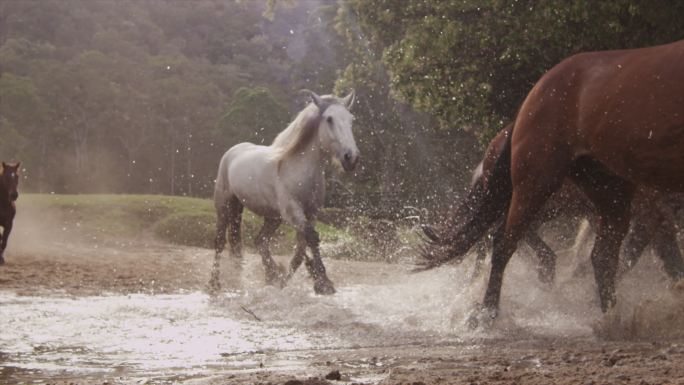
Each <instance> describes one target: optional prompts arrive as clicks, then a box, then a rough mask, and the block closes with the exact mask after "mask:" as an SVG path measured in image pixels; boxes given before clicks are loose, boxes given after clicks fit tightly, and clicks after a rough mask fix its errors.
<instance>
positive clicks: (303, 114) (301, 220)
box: [210, 90, 359, 294]
mask: <svg viewBox="0 0 684 385" xmlns="http://www.w3.org/2000/svg"><path fill="white" fill-rule="evenodd" d="M303 91H304V92H307V93H308V94H309V95H310V96H311V98H312V101H313V102H312V103H310V104H309V105H308V106H307V107H305V108H304V109H303V110H302V111H300V112H299V114H298V115H297V117H296V118H295V119H294V120H293V121H292V123H290V125H289V126H287V128H286V129H285V130H283V131H282V132H281V133H280V134H278V136H277V137H276V138H275V140H274V141H273V143H272V144H271V145H270V146H260V145H256V144H252V143H240V144H236V145H235V146H233V147H231V148H230V149H229V150H228V151H227V152H226V153H225V154H224V155H223V157H222V158H221V163H220V164H219V169H218V176H217V177H216V186H215V189H214V205H215V207H216V213H217V217H218V218H217V219H218V220H217V224H216V244H215V246H216V257H215V260H214V268H213V272H212V279H211V282H210V284H211V287H212V288H214V289H216V288H218V287H219V279H218V275H219V264H220V255H221V252H222V251H223V248H224V246H225V243H226V228H227V227H228V226H229V227H230V230H229V236H228V240H229V243H230V247H231V252H232V255H233V256H235V257H241V254H242V245H241V243H242V240H241V231H240V222H241V220H242V210H243V208H244V207H247V208H248V209H249V210H251V211H252V212H254V213H255V214H257V215H259V216H262V217H263V218H264V225H263V227H262V228H261V231H260V232H259V234H258V236H257V238H256V242H255V243H256V247H257V250H258V251H259V253H260V254H261V257H262V261H263V263H264V268H265V270H266V282H267V284H280V285H281V286H282V285H284V284H285V282H286V281H287V279H289V278H290V277H291V276H292V274H293V273H294V272H295V271H296V270H297V268H298V267H299V266H300V265H301V263H302V261H303V260H304V259H306V266H307V268H308V270H309V273H310V274H311V276H312V277H313V280H314V291H315V292H316V293H317V294H333V293H335V288H334V286H333V284H332V282H331V281H330V279H328V277H327V275H326V273H325V266H323V261H321V256H320V251H319V243H320V241H319V237H318V233H317V232H316V230H315V227H314V224H315V220H316V212H317V211H318V208H319V207H321V206H322V205H323V200H324V198H325V171H324V170H325V165H326V163H327V162H329V160H330V158H335V159H337V160H339V162H340V163H341V164H342V167H343V168H344V170H345V171H351V170H353V169H354V167H355V166H356V163H357V161H358V159H359V150H358V148H357V147H356V143H355V141H354V136H353V134H352V121H353V119H354V118H353V116H352V114H351V113H350V112H349V110H350V108H351V106H352V104H353V103H354V92H353V91H352V92H351V93H350V94H349V95H347V96H346V97H344V98H337V97H334V96H330V95H325V96H319V95H317V94H316V93H314V92H312V91H309V90H303ZM283 220H285V222H287V223H288V224H290V225H291V226H292V227H293V228H294V229H295V230H296V232H297V247H296V251H295V255H294V258H293V259H292V261H291V263H290V272H289V273H288V274H287V275H285V274H284V268H283V267H281V266H279V265H277V264H276V263H275V261H274V260H273V258H271V255H270V252H269V243H270V240H271V237H272V236H273V234H274V233H275V231H276V229H277V228H278V226H280V224H281V223H282V221H283ZM307 246H309V248H310V249H311V253H312V257H311V258H309V256H308V255H307V254H306V247H307Z"/></svg>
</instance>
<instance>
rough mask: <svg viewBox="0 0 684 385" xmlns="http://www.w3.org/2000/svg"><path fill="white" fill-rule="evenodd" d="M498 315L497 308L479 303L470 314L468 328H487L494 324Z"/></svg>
mask: <svg viewBox="0 0 684 385" xmlns="http://www.w3.org/2000/svg"><path fill="white" fill-rule="evenodd" d="M497 315H498V311H497V310H496V309H489V308H486V307H481V306H479V305H478V306H477V308H476V309H475V310H473V311H472V312H471V313H470V316H468V321H467V324H468V328H470V329H471V330H475V329H480V328H481V329H487V328H489V327H491V326H492V324H493V323H494V320H495V319H496V316H497Z"/></svg>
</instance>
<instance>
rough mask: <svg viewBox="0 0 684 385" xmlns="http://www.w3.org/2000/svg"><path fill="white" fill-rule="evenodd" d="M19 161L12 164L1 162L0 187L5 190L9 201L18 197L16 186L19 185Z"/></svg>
mask: <svg viewBox="0 0 684 385" xmlns="http://www.w3.org/2000/svg"><path fill="white" fill-rule="evenodd" d="M20 165H21V162H18V163H16V164H14V165H11V164H8V163H5V162H2V176H0V182H1V183H2V187H3V188H4V189H5V191H7V195H8V196H9V199H10V201H12V202H13V201H16V200H17V198H19V192H18V191H17V188H18V187H19V174H18V172H19V166H20Z"/></svg>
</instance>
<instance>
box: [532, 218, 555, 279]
mask: <svg viewBox="0 0 684 385" xmlns="http://www.w3.org/2000/svg"><path fill="white" fill-rule="evenodd" d="M525 243H527V244H528V245H529V246H530V247H531V248H532V250H534V252H535V253H536V254H537V256H538V257H539V267H537V275H538V276H539V280H540V281H541V282H542V283H545V284H552V283H553V281H554V279H555V277H556V259H557V257H556V253H555V252H554V251H553V250H552V249H551V247H549V245H548V244H546V242H544V240H543V239H541V237H540V236H539V234H537V232H536V231H535V230H530V231H528V232H527V233H526V234H525Z"/></svg>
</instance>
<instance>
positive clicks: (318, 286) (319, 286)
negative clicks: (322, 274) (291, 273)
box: [314, 278, 335, 295]
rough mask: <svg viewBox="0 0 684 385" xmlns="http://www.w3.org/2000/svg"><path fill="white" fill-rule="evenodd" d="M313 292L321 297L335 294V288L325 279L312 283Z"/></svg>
mask: <svg viewBox="0 0 684 385" xmlns="http://www.w3.org/2000/svg"><path fill="white" fill-rule="evenodd" d="M314 292H315V293H316V294H321V295H331V294H335V286H333V283H332V281H331V280H329V279H327V278H323V279H318V280H316V281H315V282H314Z"/></svg>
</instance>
